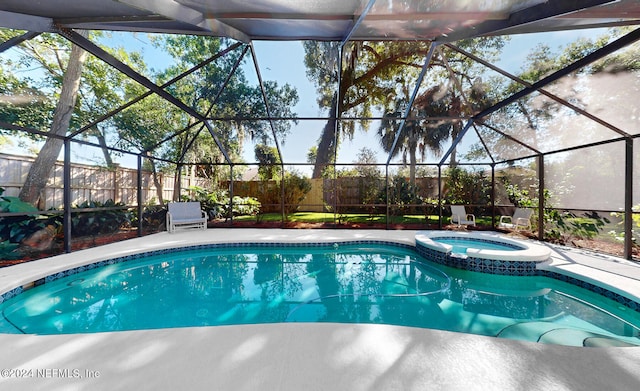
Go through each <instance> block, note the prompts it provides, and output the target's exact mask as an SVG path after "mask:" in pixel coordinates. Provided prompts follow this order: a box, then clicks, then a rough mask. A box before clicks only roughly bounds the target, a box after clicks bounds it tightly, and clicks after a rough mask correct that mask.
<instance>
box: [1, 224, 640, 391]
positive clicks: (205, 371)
mask: <svg viewBox="0 0 640 391" xmlns="http://www.w3.org/2000/svg"><path fill="white" fill-rule="evenodd" d="M414 235H415V231H377V230H367V231H360V230H345V231H342V230H278V229H274V230H258V229H209V230H206V231H188V232H187V231H183V232H178V233H175V234H171V235H170V234H167V233H160V234H156V235H152V236H149V237H145V238H138V239H132V240H127V241H123V242H120V243H114V244H111V245H108V246H103V247H100V248H99V251H96V249H92V250H85V251H79V252H75V253H72V254H66V255H62V256H58V257H53V258H48V259H43V260H40V261H36V262H31V263H26V264H21V265H17V266H13V267H10V268H4V269H0V291H2V292H4V291H6V290H7V289H10V288H13V287H15V286H18V285H21V284H24V283H27V282H30V281H34V280H35V279H37V278H40V277H44V276H45V275H50V274H52V273H54V272H55V271H61V270H66V269H69V268H72V267H75V266H79V265H81V264H86V263H90V262H95V261H98V260H100V259H107V258H113V257H117V256H122V255H125V254H128V253H132V252H135V251H149V250H153V249H160V248H166V247H173V246H181V245H188V244H193V243H200V244H201V243H214V242H235V241H324V240H326V241H340V240H366V239H371V240H373V239H378V240H388V241H389V240H394V241H399V242H403V243H409V244H411V243H413V237H414ZM554 250H556V252H555V253H554V255H553V260H552V262H551V263H550V264H549V265H547V266H546V267H549V268H554V267H557V268H564V269H565V270H566V271H567V272H572V273H576V274H580V273H583V272H584V273H587V278H589V279H593V280H594V281H595V280H596V279H607V278H618V279H619V280H616V281H618V282H620V283H621V284H622V286H620V287H618V288H617V289H619V290H621V291H624V292H625V294H628V295H635V294H636V293H637V289H638V287H639V286H640V266H639V265H636V264H635V263H632V262H628V261H625V260H621V259H616V258H611V257H605V256H599V255H593V254H588V253H585V252H581V251H577V250H570V249H558V248H554ZM0 346H1V348H0V375H1V376H0V389H2V390H5V389H6V390H185V389H193V390H234V391H236V390H332V391H335V390H350V391H351V390H403V391H405V390H603V389H609V390H637V389H640V348H575V347H566V346H557V345H544V344H538V343H529V342H521V341H512V340H506V339H500V338H492V337H484V336H477V335H470V334H461V333H453V332H446V331H439V330H426V329H418V328H408V327H397V326H386V325H361V324H327V323H300V324H292V323H285V324H262V325H243V326H219V327H202V328H180V329H161V330H142V331H125V332H113V333H97V334H76V335H54V336H38V335H7V334H4V335H2V334H0Z"/></svg>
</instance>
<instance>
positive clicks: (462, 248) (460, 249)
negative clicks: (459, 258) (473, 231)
mask: <svg viewBox="0 0 640 391" xmlns="http://www.w3.org/2000/svg"><path fill="white" fill-rule="evenodd" d="M432 239H433V240H434V241H436V242H439V243H444V244H448V245H450V246H453V249H452V250H451V252H452V253H459V254H465V253H466V252H467V249H469V248H477V249H480V250H500V251H517V250H523V248H522V247H518V246H516V245H509V244H506V243H501V242H498V241H488V240H483V239H475V238H448V237H440V238H438V237H435V238H432Z"/></svg>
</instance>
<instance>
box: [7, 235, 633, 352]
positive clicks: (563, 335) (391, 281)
mask: <svg viewBox="0 0 640 391" xmlns="http://www.w3.org/2000/svg"><path fill="white" fill-rule="evenodd" d="M0 310H1V311H2V317H1V319H0V331H2V332H5V333H29V334H62V333H85V332H102V331H117V330H137V329H156V328H172V327H187V326H216V325H232V324H254V323H273V322H341V323H384V324H393V325H404V326H413V327H423V328H432V329H443V330H451V331H457V332H465V333H474V334H481V335H490V336H497V337H503V338H512V339H521V340H529V341H538V342H543V343H556V344H565V345H579V346H582V345H588V346H592V345H593V346H596V345H607V346H611V345H628V344H633V345H640V339H639V337H638V336H639V335H640V327H639V326H640V313H638V312H636V311H634V310H632V309H630V308H627V307H624V306H622V305H620V304H619V303H616V302H614V301H613V300H610V299H608V298H605V297H604V296H601V295H598V294H596V293H593V292H591V291H587V290H584V289H581V288H579V287H577V286H574V285H571V284H568V283H563V282H561V281H558V280H554V279H551V278H546V277H514V276H501V275H489V274H481V273H474V272H469V271H464V270H458V269H452V268H447V267H443V266H440V265H435V264H432V263H430V262H428V261H426V260H425V259H423V258H421V257H420V256H419V255H418V254H417V253H416V252H414V251H413V250H412V249H411V248H404V247H396V246H382V245H366V246H365V247H363V246H362V245H358V246H356V245H339V246H338V245H336V246H320V247H318V246H316V247H307V248H300V247H279V248H278V247H242V248H239V247H233V248H217V249H201V250H187V251H178V252H173V253H169V254H163V255H152V256H149V257H146V258H142V259H138V260H129V261H127V262H122V263H117V264H114V265H109V266H105V267H102V268H96V269H92V270H89V271H85V272H82V273H77V274H74V275H72V276H68V277H63V278H59V279H56V280H54V281H51V282H47V283H46V284H43V285H39V286H36V287H34V288H32V289H29V290H27V291H25V292H24V293H22V294H20V295H18V296H16V297H14V298H12V299H9V300H7V301H6V302H4V303H2V304H1V305H0Z"/></svg>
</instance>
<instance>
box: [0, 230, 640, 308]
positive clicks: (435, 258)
mask: <svg viewBox="0 0 640 391" xmlns="http://www.w3.org/2000/svg"><path fill="white" fill-rule="evenodd" d="M335 245H338V246H340V245H386V246H391V247H399V248H403V249H409V250H415V251H416V252H417V253H418V254H419V255H420V256H422V257H423V258H426V260H427V261H431V262H434V263H438V264H441V265H445V266H450V267H455V268H458V269H464V270H471V271H476V272H480V273H488V274H504V275H510V276H544V277H550V278H554V279H557V280H561V281H565V282H568V283H570V284H573V285H577V286H580V287H582V288H584V289H588V290H590V291H592V292H595V293H598V294H600V295H603V296H605V297H608V298H610V299H612V300H614V301H616V302H618V303H620V304H622V305H624V306H626V307H629V308H631V309H633V310H635V311H638V312H640V303H637V302H635V301H633V300H631V299H629V298H627V297H624V296H622V295H620V294H618V293H615V292H612V291H610V290H608V289H605V288H602V287H599V286H597V285H594V284H591V283H588V282H585V281H581V280H579V279H577V278H574V277H568V276H565V275H562V274H559V273H555V272H550V271H545V270H537V269H536V265H537V264H538V263H539V262H511V261H498V260H489V259H480V258H474V257H460V256H456V255H453V256H450V255H448V254H445V253H442V252H440V251H436V250H433V249H430V248H427V247H424V246H422V245H420V243H419V242H417V243H416V246H412V245H409V244H404V243H397V242H389V241H384V240H352V241H336V242H319V243H317V242H314V243H305V242H291V243H265V242H244V243H214V244H201V245H194V246H187V247H177V248H169V249H162V250H155V251H148V252H143V253H138V254H132V255H126V256H123V257H118V258H113V259H109V260H104V261H99V262H95V263H91V264H88V265H83V266H79V267H76V268H73V269H69V270H65V271H63V272H58V273H56V274H52V275H49V276H46V277H45V278H41V279H39V280H36V281H34V282H33V286H38V285H42V284H46V283H49V282H52V281H55V280H57V279H59V278H63V277H67V276H70V275H74V274H77V273H81V272H84V271H86V270H91V269H95V268H99V267H104V266H107V265H114V264H118V263H122V262H127V261H130V260H134V259H141V258H145V257H149V256H153V255H159V254H172V253H176V252H181V251H189V250H206V249H227V248H245V247H260V248H269V247H309V246H311V247H326V248H331V249H333V248H334V246H335ZM516 248H519V247H516ZM24 290H25V288H24V287H22V286H19V287H17V288H14V289H12V290H10V291H8V292H5V293H3V294H2V295H0V304H1V303H3V302H4V301H6V300H9V299H11V298H13V297H15V296H17V295H19V294H20V293H22V292H23V291H24Z"/></svg>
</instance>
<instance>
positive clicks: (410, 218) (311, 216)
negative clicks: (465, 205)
mask: <svg viewBox="0 0 640 391" xmlns="http://www.w3.org/2000/svg"><path fill="white" fill-rule="evenodd" d="M233 219H234V220H235V221H239V222H240V221H247V222H249V221H261V222H280V221H282V215H281V214H280V213H265V214H262V215H260V216H259V217H257V216H236V217H234V218H233ZM286 220H287V221H289V222H293V223H333V222H340V223H352V224H384V223H386V222H387V218H386V215H384V214H374V215H370V214H366V213H349V214H333V213H323V212H296V213H290V214H288V215H287V216H286ZM476 222H477V223H478V224H479V225H491V217H480V218H478V219H477V220H476ZM389 223H390V224H403V223H404V224H438V216H437V215H429V216H428V221H425V216H424V215H403V216H390V221H389ZM448 223H449V218H448V217H445V218H444V224H448Z"/></svg>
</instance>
